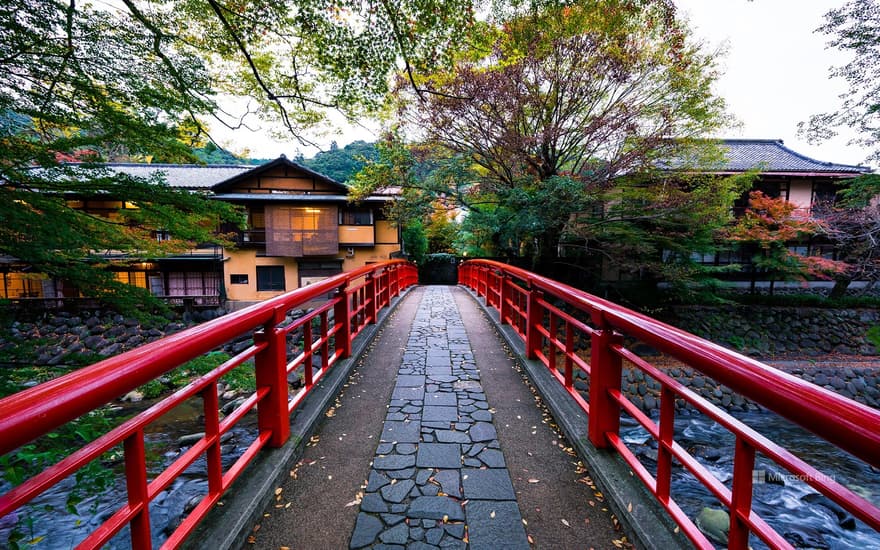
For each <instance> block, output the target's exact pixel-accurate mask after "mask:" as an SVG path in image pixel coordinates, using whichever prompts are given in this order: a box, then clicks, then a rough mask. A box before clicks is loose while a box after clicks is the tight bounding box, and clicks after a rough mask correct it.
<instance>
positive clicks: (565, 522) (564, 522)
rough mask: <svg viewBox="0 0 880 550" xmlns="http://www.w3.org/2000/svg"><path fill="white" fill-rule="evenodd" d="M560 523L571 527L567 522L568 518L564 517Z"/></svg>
mask: <svg viewBox="0 0 880 550" xmlns="http://www.w3.org/2000/svg"><path fill="white" fill-rule="evenodd" d="M562 525H565V526H566V527H571V525H569V524H568V520H565V519H564V520H562Z"/></svg>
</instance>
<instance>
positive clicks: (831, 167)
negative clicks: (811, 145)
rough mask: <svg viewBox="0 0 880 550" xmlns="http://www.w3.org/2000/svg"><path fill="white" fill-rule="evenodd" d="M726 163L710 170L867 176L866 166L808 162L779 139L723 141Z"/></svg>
mask: <svg viewBox="0 0 880 550" xmlns="http://www.w3.org/2000/svg"><path fill="white" fill-rule="evenodd" d="M721 141H722V147H723V148H724V149H725V150H726V154H725V156H726V162H725V163H724V164H723V165H721V166H717V167H712V168H710V169H711V170H717V171H719V172H745V171H746V170H751V169H758V170H760V171H761V172H788V173H837V174H841V173H846V174H861V173H865V172H870V171H871V169H870V168H868V167H867V166H853V165H850V164H836V163H833V162H822V161H819V160H815V159H811V158H810V157H807V156H805V155H802V154H800V153H797V152H795V151H792V150H791V149H789V148H788V147H786V146H785V145H784V144H783V143H782V140H781V139H724V140H721Z"/></svg>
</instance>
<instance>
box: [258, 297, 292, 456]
mask: <svg viewBox="0 0 880 550" xmlns="http://www.w3.org/2000/svg"><path fill="white" fill-rule="evenodd" d="M283 320H284V309H283V308H282V307H276V308H275V314H274V316H273V318H272V320H271V321H269V322H268V323H266V325H265V326H264V327H263V330H261V331H259V332H256V333H254V343H256V344H261V343H263V342H265V343H266V344H267V346H266V348H265V349H263V351H261V352H259V353H258V354H257V356H256V357H255V363H256V377H257V388H260V387H266V388H269V394H268V395H267V396H266V398H265V399H263V401H261V402H260V404H259V405H258V408H257V425H258V426H259V428H260V431H264V430H269V431H270V432H271V433H272V436H271V438H270V439H269V443H268V444H269V446H270V447H281V446H282V445H284V443H285V442H286V441H287V439H288V438H289V437H290V422H289V421H288V418H287V397H288V396H287V368H286V367H287V346H285V339H286V337H285V335H284V334H283V333H281V332H280V331H279V330H278V328H277V327H278V325H279V324H280V323H281V322H282V321H283Z"/></svg>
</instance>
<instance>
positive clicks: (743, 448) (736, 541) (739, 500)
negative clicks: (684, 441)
mask: <svg viewBox="0 0 880 550" xmlns="http://www.w3.org/2000/svg"><path fill="white" fill-rule="evenodd" d="M754 470H755V448H754V447H752V446H751V445H749V443H748V442H747V441H745V440H744V439H743V437H742V436H737V438H736V446H735V451H734V455H733V485H732V487H731V490H730V532H729V546H728V547H729V548H732V549H735V550H747V549H748V548H749V526H748V525H747V524H746V523H745V522H744V521H743V520H742V519H741V517H746V518H747V517H749V514H750V513H751V511H752V483H753V482H754V479H753V476H754Z"/></svg>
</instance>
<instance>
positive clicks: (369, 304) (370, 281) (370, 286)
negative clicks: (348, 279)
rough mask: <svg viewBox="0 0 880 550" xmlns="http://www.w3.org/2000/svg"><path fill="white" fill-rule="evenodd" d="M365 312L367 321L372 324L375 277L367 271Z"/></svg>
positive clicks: (374, 313)
mask: <svg viewBox="0 0 880 550" xmlns="http://www.w3.org/2000/svg"><path fill="white" fill-rule="evenodd" d="M364 288H365V289H366V294H367V296H366V304H364V306H365V307H366V314H367V322H368V323H370V324H371V325H372V324H375V323H376V310H377V309H378V308H377V307H376V279H374V278H373V274H372V273H367V277H366V286H365V287H364Z"/></svg>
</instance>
